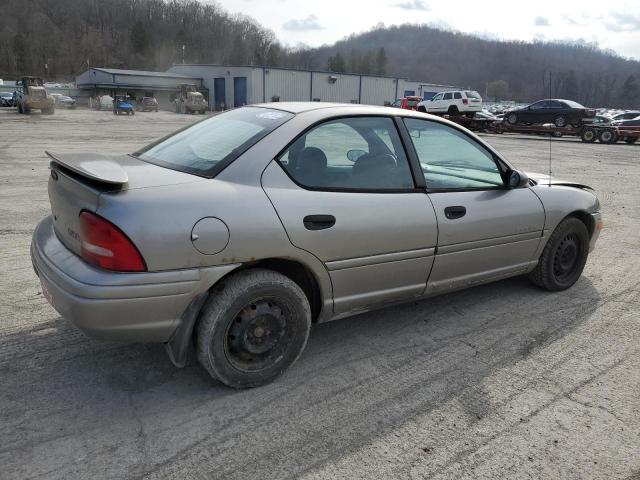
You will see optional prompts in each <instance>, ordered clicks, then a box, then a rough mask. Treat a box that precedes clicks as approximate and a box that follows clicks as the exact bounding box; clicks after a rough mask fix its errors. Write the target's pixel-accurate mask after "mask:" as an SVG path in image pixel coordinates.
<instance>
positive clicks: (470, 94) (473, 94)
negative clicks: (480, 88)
mask: <svg viewBox="0 0 640 480" xmlns="http://www.w3.org/2000/svg"><path fill="white" fill-rule="evenodd" d="M464 94H465V95H466V96H467V98H477V99H480V98H482V97H481V96H480V95H479V94H478V92H474V91H466V92H464Z"/></svg>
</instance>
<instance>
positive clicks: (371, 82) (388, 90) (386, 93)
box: [360, 76, 401, 105]
mask: <svg viewBox="0 0 640 480" xmlns="http://www.w3.org/2000/svg"><path fill="white" fill-rule="evenodd" d="M396 81H397V80H396V79H395V78H377V77H364V76H363V77H362V97H361V102H360V103H363V104H366V105H384V104H385V102H393V101H394V100H395V98H396ZM400 94H401V92H398V95H400Z"/></svg>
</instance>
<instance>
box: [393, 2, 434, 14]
mask: <svg viewBox="0 0 640 480" xmlns="http://www.w3.org/2000/svg"><path fill="white" fill-rule="evenodd" d="M394 7H397V8H402V9H403V10H422V11H423V12H428V11H430V10H431V7H430V6H429V5H427V4H426V3H424V0H409V1H406V2H400V3H396V4H395V5H394Z"/></svg>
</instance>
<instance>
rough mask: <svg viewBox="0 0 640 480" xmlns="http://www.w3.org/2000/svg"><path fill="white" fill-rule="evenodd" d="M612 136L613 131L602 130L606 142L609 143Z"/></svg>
mask: <svg viewBox="0 0 640 480" xmlns="http://www.w3.org/2000/svg"><path fill="white" fill-rule="evenodd" d="M612 136H613V135H612V134H611V132H609V131H604V132H602V137H601V138H602V140H603V141H604V142H605V143H609V141H610V140H611V137H612Z"/></svg>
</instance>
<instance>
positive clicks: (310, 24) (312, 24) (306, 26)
mask: <svg viewBox="0 0 640 480" xmlns="http://www.w3.org/2000/svg"><path fill="white" fill-rule="evenodd" d="M282 28H284V29H285V30H292V31H294V32H305V31H307V30H324V27H323V26H322V25H321V24H320V21H319V20H318V17H316V16H315V15H313V14H311V15H309V16H308V17H307V18H301V19H295V18H292V19H291V20H287V21H286V22H284V23H283V24H282Z"/></svg>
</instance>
